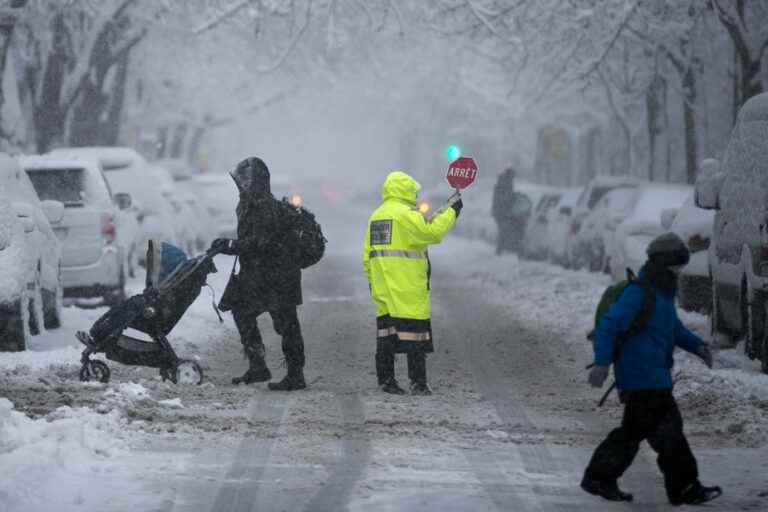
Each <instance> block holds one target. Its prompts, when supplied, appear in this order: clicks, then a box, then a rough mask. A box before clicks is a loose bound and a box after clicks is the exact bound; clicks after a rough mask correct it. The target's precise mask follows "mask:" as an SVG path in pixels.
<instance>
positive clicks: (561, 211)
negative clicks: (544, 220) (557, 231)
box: [559, 206, 573, 217]
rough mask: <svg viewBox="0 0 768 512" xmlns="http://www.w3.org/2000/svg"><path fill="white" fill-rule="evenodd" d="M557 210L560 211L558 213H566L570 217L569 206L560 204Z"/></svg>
mask: <svg viewBox="0 0 768 512" xmlns="http://www.w3.org/2000/svg"><path fill="white" fill-rule="evenodd" d="M559 212H560V215H567V216H568V217H570V216H571V215H573V208H571V207H570V206H561V207H560V210H559Z"/></svg>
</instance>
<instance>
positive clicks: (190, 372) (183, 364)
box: [173, 359, 203, 386]
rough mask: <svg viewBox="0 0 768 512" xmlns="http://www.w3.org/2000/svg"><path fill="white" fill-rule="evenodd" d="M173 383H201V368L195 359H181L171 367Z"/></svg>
mask: <svg viewBox="0 0 768 512" xmlns="http://www.w3.org/2000/svg"><path fill="white" fill-rule="evenodd" d="M173 377H174V383H175V384H187V385H189V384H193V385H196V386H199V385H200V384H202V383H203V369H202V368H200V365H199V364H197V363H196V362H195V361H191V360H189V359H182V360H181V361H179V362H178V363H177V364H176V367H175V368H174V369H173Z"/></svg>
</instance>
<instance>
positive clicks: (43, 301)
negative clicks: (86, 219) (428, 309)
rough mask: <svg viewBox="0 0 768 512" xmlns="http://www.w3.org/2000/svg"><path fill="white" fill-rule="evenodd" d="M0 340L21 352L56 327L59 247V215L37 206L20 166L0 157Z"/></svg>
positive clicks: (55, 205)
mask: <svg viewBox="0 0 768 512" xmlns="http://www.w3.org/2000/svg"><path fill="white" fill-rule="evenodd" d="M0 193H2V195H1V196H0V210H2V215H0V217H1V218H2V224H0V249H1V250H0V253H2V254H0V310H2V313H1V314H0V324H2V325H3V326H4V330H3V336H0V348H1V349H2V350H24V349H25V348H26V346H27V342H28V341H29V336H30V335H31V334H37V333H39V332H41V331H42V330H44V329H45V328H56V327H58V326H59V325H61V307H62V293H63V288H62V282H61V245H60V243H59V240H58V239H57V238H56V235H55V234H54V232H53V229H51V223H53V224H54V225H56V224H57V223H58V222H59V221H60V220H61V218H62V216H63V215H64V205H63V204H62V203H60V202H58V201H43V202H41V201H40V200H39V198H38V197H37V194H36V193H35V189H34V188H33V187H32V183H31V182H30V181H29V178H28V177H27V175H26V173H25V172H24V170H23V169H22V168H21V166H20V165H19V163H18V162H17V161H16V160H15V159H13V158H11V157H10V156H8V155H6V154H5V153H0Z"/></svg>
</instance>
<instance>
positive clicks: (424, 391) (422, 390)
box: [411, 381, 432, 396]
mask: <svg viewBox="0 0 768 512" xmlns="http://www.w3.org/2000/svg"><path fill="white" fill-rule="evenodd" d="M411 394H412V395H414V396H429V395H431V394H432V390H431V389H429V386H428V385H427V383H426V382H421V381H417V382H411Z"/></svg>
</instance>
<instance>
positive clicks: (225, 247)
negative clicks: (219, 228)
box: [211, 238, 235, 254]
mask: <svg viewBox="0 0 768 512" xmlns="http://www.w3.org/2000/svg"><path fill="white" fill-rule="evenodd" d="M211 249H212V250H214V251H216V252H218V253H221V254H233V253H234V250H235V241H234V240H230V239H229V238H217V239H216V240H214V241H213V242H211Z"/></svg>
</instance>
